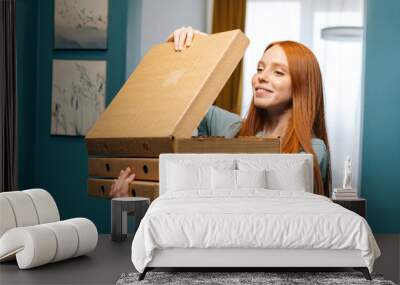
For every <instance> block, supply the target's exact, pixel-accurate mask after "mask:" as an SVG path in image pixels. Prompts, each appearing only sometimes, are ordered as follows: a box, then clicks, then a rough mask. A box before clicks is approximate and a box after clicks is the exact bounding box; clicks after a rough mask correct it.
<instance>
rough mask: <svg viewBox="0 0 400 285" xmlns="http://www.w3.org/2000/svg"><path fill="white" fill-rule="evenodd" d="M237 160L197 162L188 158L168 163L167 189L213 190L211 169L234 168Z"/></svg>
mask: <svg viewBox="0 0 400 285" xmlns="http://www.w3.org/2000/svg"><path fill="white" fill-rule="evenodd" d="M235 163H236V162H235V161H211V162H210V164H206V165H204V164H195V163H192V162H190V161H187V160H181V161H175V162H172V161H171V162H169V163H168V169H167V175H168V177H167V191H185V190H211V188H212V186H211V169H214V168H215V169H225V170H228V169H234V168H235Z"/></svg>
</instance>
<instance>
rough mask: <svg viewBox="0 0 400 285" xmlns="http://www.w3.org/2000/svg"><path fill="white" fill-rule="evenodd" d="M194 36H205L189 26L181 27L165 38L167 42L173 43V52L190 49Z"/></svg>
mask: <svg viewBox="0 0 400 285" xmlns="http://www.w3.org/2000/svg"><path fill="white" fill-rule="evenodd" d="M195 35H203V36H205V35H207V34H206V33H203V32H200V31H199V30H195V29H193V28H192V27H190V26H189V27H182V28H180V29H176V30H175V31H174V32H173V33H171V34H170V35H169V36H168V38H167V42H174V43H175V50H176V51H182V50H184V49H185V48H186V47H190V45H191V44H192V41H193V38H194V36H195Z"/></svg>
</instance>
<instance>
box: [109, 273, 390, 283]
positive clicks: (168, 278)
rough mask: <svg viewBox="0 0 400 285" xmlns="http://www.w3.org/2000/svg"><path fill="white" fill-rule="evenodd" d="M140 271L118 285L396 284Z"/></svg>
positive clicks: (354, 277) (342, 277)
mask: <svg viewBox="0 0 400 285" xmlns="http://www.w3.org/2000/svg"><path fill="white" fill-rule="evenodd" d="M138 276H139V273H124V274H122V275H121V277H120V278H119V279H118V281H117V285H133V284H157V285H163V284H179V285H183V284H213V285H214V284H215V285H216V284H223V285H232V284H268V285H269V284H271V285H272V284H273V285H277V284H279V285H281V284H282V285H292V284H296V285H297V284H328V285H333V284H335V285H336V284H337V285H347V284H356V285H358V284H368V285H370V284H379V285H381V284H382V285H383V284H384V285H395V283H393V282H392V281H388V280H384V279H383V277H382V276H381V275H374V274H372V276H371V277H372V281H368V280H366V279H365V278H364V276H363V275H362V273H360V272H154V271H150V272H148V273H147V274H146V277H145V279H144V280H142V281H138Z"/></svg>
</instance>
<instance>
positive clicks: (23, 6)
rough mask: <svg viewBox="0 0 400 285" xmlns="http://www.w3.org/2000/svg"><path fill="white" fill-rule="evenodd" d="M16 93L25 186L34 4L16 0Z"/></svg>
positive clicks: (30, 139) (29, 159)
mask: <svg viewBox="0 0 400 285" xmlns="http://www.w3.org/2000/svg"><path fill="white" fill-rule="evenodd" d="M16 10H17V16H16V18H17V19H16V25H17V28H16V29H17V39H16V45H17V59H18V60H17V94H18V134H19V136H18V140H19V141H18V150H19V153H18V166H19V173H18V178H19V179H18V183H19V187H20V188H22V189H23V188H28V187H30V186H31V185H33V183H34V173H33V169H34V164H33V162H34V159H33V156H34V142H35V111H36V110H35V98H36V52H37V49H36V44H37V38H36V36H37V29H36V28H37V13H36V11H37V4H36V1H32V0H18V1H17V2H16Z"/></svg>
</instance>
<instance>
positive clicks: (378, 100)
mask: <svg viewBox="0 0 400 285" xmlns="http://www.w3.org/2000/svg"><path fill="white" fill-rule="evenodd" d="M367 3H368V4H367V5H368V6H367V37H366V53H365V86H364V89H365V98H364V131H363V163H362V189H361V191H362V196H364V197H365V198H366V199H367V201H368V207H367V208H368V211H367V215H368V222H369V223H370V225H371V227H372V229H373V231H374V232H376V233H400V184H399V181H398V180H397V179H399V178H400V124H399V122H400V71H399V68H400V48H399V47H400V1H398V0H384V1H378V0H368V2H367Z"/></svg>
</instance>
